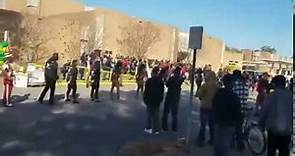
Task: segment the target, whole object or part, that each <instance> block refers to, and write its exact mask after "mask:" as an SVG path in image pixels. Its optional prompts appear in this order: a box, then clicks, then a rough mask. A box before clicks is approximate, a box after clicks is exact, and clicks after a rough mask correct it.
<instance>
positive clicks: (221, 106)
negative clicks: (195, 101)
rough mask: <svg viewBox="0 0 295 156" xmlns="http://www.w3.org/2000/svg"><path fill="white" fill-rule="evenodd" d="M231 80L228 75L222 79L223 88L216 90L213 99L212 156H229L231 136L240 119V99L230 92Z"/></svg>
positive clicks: (230, 76)
mask: <svg viewBox="0 0 295 156" xmlns="http://www.w3.org/2000/svg"><path fill="white" fill-rule="evenodd" d="M232 79H233V77H232V75H230V74H227V75H225V76H224V77H223V79H222V81H223V85H224V88H220V89H218V91H217V92H216V95H215V96H214V99H213V112H214V123H215V124H214V125H215V142H214V156H230V144H231V141H232V136H233V135H234V132H235V128H236V127H237V125H240V122H241V119H242V117H241V105H240V99H239V97H238V96H237V95H236V94H235V93H234V92H233V91H232V84H233V83H232V81H233V80H232Z"/></svg>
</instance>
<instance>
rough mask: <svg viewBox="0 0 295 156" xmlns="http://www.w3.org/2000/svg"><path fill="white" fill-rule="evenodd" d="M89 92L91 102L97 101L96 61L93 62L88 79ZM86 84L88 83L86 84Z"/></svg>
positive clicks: (97, 63)
mask: <svg viewBox="0 0 295 156" xmlns="http://www.w3.org/2000/svg"><path fill="white" fill-rule="evenodd" d="M88 79H89V80H90V85H91V90H90V98H91V101H94V100H97V102H99V101H98V98H99V97H98V92H99V87H100V61H99V60H96V61H95V62H94V66H93V68H91V71H90V75H89V78H88ZM87 84H88V83H87Z"/></svg>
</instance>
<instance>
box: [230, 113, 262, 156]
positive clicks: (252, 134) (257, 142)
mask: <svg viewBox="0 0 295 156" xmlns="http://www.w3.org/2000/svg"><path fill="white" fill-rule="evenodd" d="M252 110H253V108H247V109H246V110H245V112H244V115H245V117H244V120H243V123H242V139H243V142H246V144H247V147H248V149H249V150H250V152H251V153H252V154H253V155H262V154H263V153H264V152H265V151H266V135H265V133H264V131H263V130H262V129H261V128H260V127H259V125H258V122H257V121H255V120H253V119H251V112H252ZM234 145H236V139H235V138H234Z"/></svg>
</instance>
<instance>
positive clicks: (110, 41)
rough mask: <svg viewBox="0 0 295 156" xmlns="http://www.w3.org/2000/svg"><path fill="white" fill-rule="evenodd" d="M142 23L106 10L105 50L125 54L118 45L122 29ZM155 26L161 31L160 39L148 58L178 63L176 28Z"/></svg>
mask: <svg viewBox="0 0 295 156" xmlns="http://www.w3.org/2000/svg"><path fill="white" fill-rule="evenodd" d="M140 21H142V20H140V19H136V18H132V17H128V16H126V15H124V14H120V13H118V12H114V11H110V10H105V11H104V37H103V42H104V45H103V49H107V50H112V51H113V52H114V54H118V53H121V54H124V52H123V51H122V50H121V48H120V47H121V46H120V45H119V43H118V40H120V39H121V29H120V27H125V26H128V25H130V24H131V23H138V24H140ZM142 22H146V21H142ZM153 24H154V25H155V26H156V27H158V28H159V29H160V37H159V40H158V41H157V42H156V43H155V44H154V45H153V46H152V47H151V49H150V50H149V51H148V52H147V55H146V56H147V57H148V58H151V59H166V60H167V59H169V60H173V61H176V57H177V51H178V48H177V46H178V45H177V44H178V41H177V38H178V34H177V30H176V28H174V27H169V26H165V25H160V24H156V23H153ZM176 45H177V46H176ZM125 54H126V53H125Z"/></svg>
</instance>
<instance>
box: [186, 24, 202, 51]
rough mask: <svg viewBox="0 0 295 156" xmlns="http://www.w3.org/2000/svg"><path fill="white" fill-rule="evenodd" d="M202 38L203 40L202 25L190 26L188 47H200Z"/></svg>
mask: <svg viewBox="0 0 295 156" xmlns="http://www.w3.org/2000/svg"><path fill="white" fill-rule="evenodd" d="M202 40H203V27H202V26H196V27H190V32H189V44H188V47H189V48H191V49H201V48H202Z"/></svg>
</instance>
